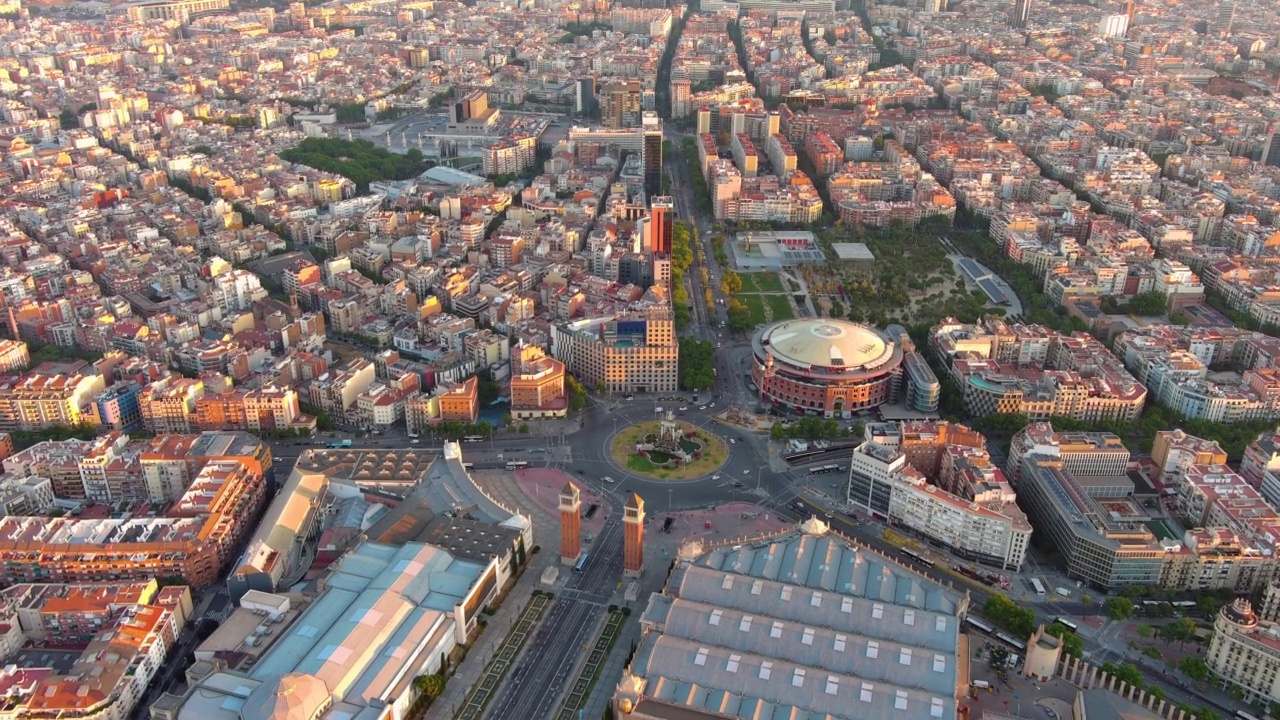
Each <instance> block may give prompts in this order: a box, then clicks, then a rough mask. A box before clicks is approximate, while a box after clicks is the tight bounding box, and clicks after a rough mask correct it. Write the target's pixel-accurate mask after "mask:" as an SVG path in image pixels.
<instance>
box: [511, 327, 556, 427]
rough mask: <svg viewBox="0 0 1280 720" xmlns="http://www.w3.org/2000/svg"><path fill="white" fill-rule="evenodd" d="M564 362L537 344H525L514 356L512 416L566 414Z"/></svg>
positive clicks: (530, 416)
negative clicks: (549, 355)
mask: <svg viewBox="0 0 1280 720" xmlns="http://www.w3.org/2000/svg"><path fill="white" fill-rule="evenodd" d="M564 372H565V367H564V363H562V362H560V361H559V360H556V359H555V358H553V357H548V356H547V354H546V351H545V350H543V349H542V348H541V347H538V346H537V345H522V346H521V347H519V348H517V349H516V352H515V353H514V354H513V355H512V357H511V392H510V396H511V417H512V418H514V419H517V420H526V419H532V418H544V417H564V416H565V415H566V414H568V411H569V401H568V397H567V396H566V395H565V390H564Z"/></svg>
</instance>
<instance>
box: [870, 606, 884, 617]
mask: <svg viewBox="0 0 1280 720" xmlns="http://www.w3.org/2000/svg"><path fill="white" fill-rule="evenodd" d="M871 617H872V618H874V619H876V620H879V619H880V618H883V617H884V606H883V605H881V604H880V603H874V604H872V606H871Z"/></svg>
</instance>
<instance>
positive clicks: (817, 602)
mask: <svg viewBox="0 0 1280 720" xmlns="http://www.w3.org/2000/svg"><path fill="white" fill-rule="evenodd" d="M809 604H810V605H812V606H814V607H822V593H820V592H815V593H814V594H813V596H812V597H810V598H809Z"/></svg>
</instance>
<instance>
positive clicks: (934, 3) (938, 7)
mask: <svg viewBox="0 0 1280 720" xmlns="http://www.w3.org/2000/svg"><path fill="white" fill-rule="evenodd" d="M924 10H925V12H936V13H938V12H946V11H947V0H924Z"/></svg>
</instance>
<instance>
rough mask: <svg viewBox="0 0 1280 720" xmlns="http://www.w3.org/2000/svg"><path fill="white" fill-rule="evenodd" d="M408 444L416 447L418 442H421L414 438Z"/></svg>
mask: <svg viewBox="0 0 1280 720" xmlns="http://www.w3.org/2000/svg"><path fill="white" fill-rule="evenodd" d="M409 442H411V443H413V444H414V445H417V444H418V443H420V442H422V441H421V440H419V439H418V438H414V439H412V440H410V441H409Z"/></svg>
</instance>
